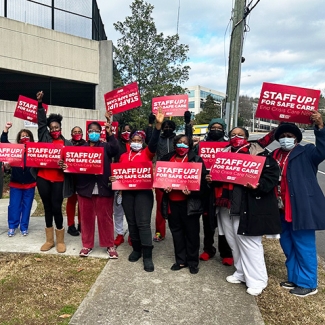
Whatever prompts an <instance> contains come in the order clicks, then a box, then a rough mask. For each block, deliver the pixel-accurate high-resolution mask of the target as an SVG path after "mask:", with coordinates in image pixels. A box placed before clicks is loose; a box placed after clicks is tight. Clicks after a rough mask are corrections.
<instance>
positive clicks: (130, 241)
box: [128, 236, 132, 246]
mask: <svg viewBox="0 0 325 325" xmlns="http://www.w3.org/2000/svg"><path fill="white" fill-rule="evenodd" d="M128 243H129V245H130V246H132V240H131V237H130V236H128Z"/></svg>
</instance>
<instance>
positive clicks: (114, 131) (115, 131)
mask: <svg viewBox="0 0 325 325" xmlns="http://www.w3.org/2000/svg"><path fill="white" fill-rule="evenodd" d="M111 127H112V133H113V134H114V137H115V138H116V139H117V138H118V122H117V121H114V122H112V123H111Z"/></svg>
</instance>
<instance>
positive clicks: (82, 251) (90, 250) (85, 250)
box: [79, 247, 93, 257]
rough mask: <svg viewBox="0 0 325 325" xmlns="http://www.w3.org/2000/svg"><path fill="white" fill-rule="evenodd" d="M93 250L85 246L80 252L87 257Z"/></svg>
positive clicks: (81, 255)
mask: <svg viewBox="0 0 325 325" xmlns="http://www.w3.org/2000/svg"><path fill="white" fill-rule="evenodd" d="M92 251H93V249H92V248H86V247H84V248H83V249H82V250H81V251H80V252H79V256H80V257H87V256H89V254H90V253H91V252H92Z"/></svg>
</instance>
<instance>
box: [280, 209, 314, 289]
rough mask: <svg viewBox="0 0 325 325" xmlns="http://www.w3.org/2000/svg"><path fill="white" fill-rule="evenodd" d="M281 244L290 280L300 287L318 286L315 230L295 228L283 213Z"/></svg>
mask: <svg viewBox="0 0 325 325" xmlns="http://www.w3.org/2000/svg"><path fill="white" fill-rule="evenodd" d="M281 219H282V233H281V238H280V244H281V247H282V249H283V252H284V254H285V256H286V258H287V259H286V262H285V264H286V268H287V273H288V281H290V282H293V283H295V284H296V285H297V286H299V287H303V288H308V289H314V288H317V251H316V236H315V230H295V231H294V230H293V229H292V222H287V221H285V220H284V218H283V215H282V218H281Z"/></svg>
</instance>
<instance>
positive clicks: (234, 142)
mask: <svg viewBox="0 0 325 325" xmlns="http://www.w3.org/2000/svg"><path fill="white" fill-rule="evenodd" d="M229 144H230V146H231V147H233V148H240V147H242V146H244V145H245V144H248V141H247V140H246V139H245V138H244V137H243V136H238V135H235V136H233V137H231V139H230V141H229Z"/></svg>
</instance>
